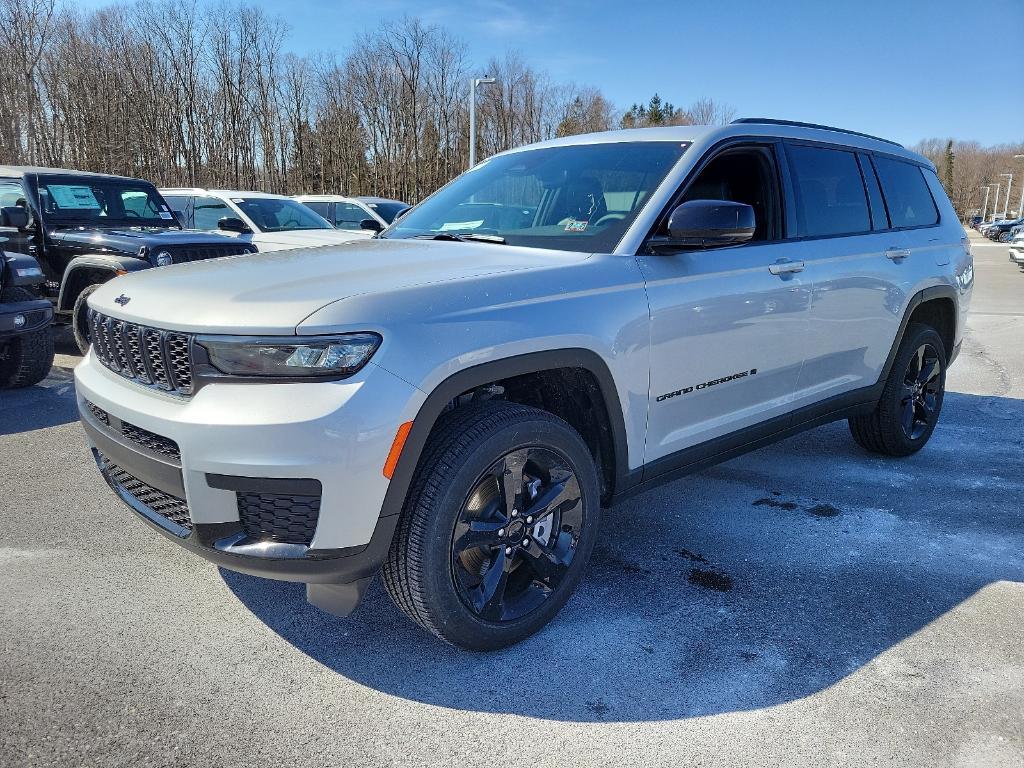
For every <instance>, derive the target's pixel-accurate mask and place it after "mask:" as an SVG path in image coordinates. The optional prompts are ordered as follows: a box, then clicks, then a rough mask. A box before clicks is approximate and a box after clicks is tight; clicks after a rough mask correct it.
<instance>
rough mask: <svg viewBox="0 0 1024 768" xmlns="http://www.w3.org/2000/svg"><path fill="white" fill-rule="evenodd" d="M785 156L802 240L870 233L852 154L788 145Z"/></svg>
mask: <svg viewBox="0 0 1024 768" xmlns="http://www.w3.org/2000/svg"><path fill="white" fill-rule="evenodd" d="M786 154H787V155H788V156H789V166H790V173H791V175H792V177H793V188H794V192H795V194H796V200H795V203H796V215H797V225H798V227H799V229H800V235H801V236H802V237H828V236H830V235H852V234H857V233H861V232H869V231H870V230H871V216H870V213H869V212H868V199H867V195H866V194H865V192H864V182H863V181H862V180H861V175H860V168H859V167H858V165H857V157H856V156H855V155H854V153H853V152H847V151H845V150H842V149H826V148H823V147H810V146H805V145H802V144H790V145H788V146H787V147H786Z"/></svg>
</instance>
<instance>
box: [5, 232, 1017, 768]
mask: <svg viewBox="0 0 1024 768" xmlns="http://www.w3.org/2000/svg"><path fill="white" fill-rule="evenodd" d="M972 239H973V240H974V254H975V258H976V278H977V282H976V289H975V295H974V303H973V307H972V314H971V317H970V319H969V327H970V332H969V335H968V337H967V339H966V340H965V342H964V348H963V353H962V354H961V357H960V359H959V360H958V362H957V364H956V365H955V366H954V367H953V368H952V370H951V371H950V375H949V378H948V382H947V388H948V394H947V397H946V402H945V406H944V409H943V415H942V419H941V421H940V424H939V427H938V429H937V430H936V432H935V435H934V437H933V439H932V441H931V443H930V444H929V445H928V447H927V448H926V449H925V450H924V451H922V452H921V453H919V454H918V455H916V456H914V457H911V458H909V459H905V460H900V461H893V460H886V459H881V458H876V457H874V456H871V455H868V454H866V453H864V452H862V451H861V450H860V449H858V448H857V446H856V445H855V444H854V443H853V441H852V439H850V437H849V435H848V433H847V429H846V425H845V423H839V424H833V425H830V426H826V427H823V428H820V429H818V430H816V431H813V432H809V433H805V434H803V435H800V436H798V437H795V438H792V439H790V440H787V441H785V442H783V443H781V444H778V445H776V446H773V447H769V448H766V449H763V450H761V451H758V452H756V453H753V454H749V455H747V456H745V457H742V458H739V459H736V460H734V461H731V462H729V463H727V464H724V465H722V466H719V467H717V468H714V469H711V470H708V471H705V472H703V473H701V474H699V475H696V476H693V477H690V478H687V479H684V480H681V481H678V482H676V483H673V484H671V485H668V486H666V487H663V488H661V489H658V490H656V491H652V492H649V493H647V494H644V495H642V496H639V497H636V498H634V499H632V500H631V501H630V502H628V503H627V504H625V505H624V506H622V507H619V508H616V509H615V510H612V511H609V512H607V513H606V514H605V517H604V520H603V531H602V535H601V539H600V543H599V545H598V549H597V551H596V553H595V556H594V559H593V562H592V564H591V567H590V570H589V574H588V577H587V578H586V580H585V582H584V584H583V586H582V587H581V589H580V591H579V592H578V593H577V595H576V597H575V598H574V599H573V601H572V602H571V603H570V605H569V606H568V607H567V609H566V610H565V611H563V613H562V615H561V617H560V618H559V619H558V620H556V621H555V622H554V623H553V624H552V625H551V626H550V627H548V628H547V629H546V630H545V631H543V632H541V633H540V634H539V635H537V636H535V637H533V638H531V639H530V640H528V641H526V642H524V643H523V644H521V645H519V646H517V647H515V648H512V649H509V650H506V651H503V652H500V653H495V654H486V655H484V654H469V653H465V652H460V651H457V650H455V649H452V648H449V647H446V646H444V645H442V644H440V643H439V642H437V641H435V640H433V639H432V638H431V637H429V636H427V635H426V634H424V633H423V632H421V631H420V630H418V629H417V628H415V627H414V626H413V625H412V624H411V623H409V622H408V621H407V620H406V619H405V618H404V617H403V616H402V615H400V614H399V612H398V611H397V609H395V608H394V607H393V606H392V605H391V603H390V602H389V601H388V599H387V597H386V595H385V594H384V592H383V590H382V589H381V588H380V587H379V586H378V585H375V586H374V587H373V588H372V589H371V591H370V594H369V595H368V598H367V600H366V601H365V602H364V603H363V605H362V606H361V607H360V609H359V610H358V611H357V612H356V613H355V614H354V615H353V616H351V617H349V618H347V619H339V618H334V617H331V616H329V615H327V614H324V613H321V612H319V611H318V610H316V609H314V608H312V607H310V606H308V605H307V604H306V603H305V601H304V599H303V590H302V588H301V586H297V585H289V584H280V583H275V582H269V581H263V580H260V579H256V578H252V577H247V576H241V575H237V574H233V573H230V572H227V571H218V569H216V568H215V567H213V566H212V565H209V564H208V563H206V562H205V561H202V560H199V559H197V558H195V557H192V556H190V555H188V554H186V553H185V552H184V551H182V550H180V549H178V548H177V547H176V546H174V545H173V544H172V543H170V542H168V541H166V540H164V539H163V538H162V537H159V536H157V535H156V534H154V533H153V532H152V531H151V530H149V529H148V528H147V527H145V526H144V525H143V524H142V523H141V522H140V521H138V520H136V519H134V518H133V517H132V515H131V513H129V511H128V510H127V509H126V508H124V507H123V506H122V505H121V504H120V503H119V502H117V501H115V499H114V497H113V494H112V493H111V492H110V491H109V490H108V489H107V487H106V486H105V485H104V483H103V482H102V480H101V479H100V477H99V475H98V473H97V472H96V470H95V467H94V465H93V464H92V462H91V459H90V458H89V456H88V454H87V452H86V449H85V442H84V438H83V436H82V433H81V430H80V428H79V426H78V424H77V421H76V416H75V412H74V402H73V391H72V385H71V369H72V367H73V366H74V364H75V362H76V361H77V357H75V356H73V355H71V354H68V353H69V352H70V351H71V349H72V347H71V345H70V344H69V342H68V339H67V337H62V342H61V350H62V352H64V353H65V354H62V355H60V356H59V357H58V361H57V362H58V366H57V367H55V368H54V371H53V373H52V374H51V376H50V377H49V378H48V379H47V380H46V381H45V382H44V384H43V385H42V386H39V387H34V388H32V389H30V390H26V391H19V392H15V393H4V394H0V455H2V461H0V512H2V518H0V584H2V588H0V616H2V619H0V644H2V649H3V652H2V654H0V764H2V765H5V766H6V765H11V766H28V765H54V764H58V765H75V766H78V765H96V766H120V765H142V764H145V765H168V766H171V765H173V766H185V765H197V766H199V765H203V766H206V765H218V766H220V765H261V766H276V765H282V766H284V765H287V766H297V765H304V766H305V765H328V764H330V765H356V766H363V765H394V764H399V763H405V764H412V765H435V764H436V765H455V764H459V765H476V764H481V765H484V764H486V765H490V764H493V763H495V762H499V763H500V762H506V761H514V762H515V763H516V764H521V765H576V766H588V765H664V766H682V765H732V766H736V765H778V764H793V763H804V764H813V765H822V764H826V763H829V764H832V763H834V764H849V765H873V764H887V763H898V764H902V765H978V766H1003V765H1005V766H1011V765H1012V766H1019V765H1021V764H1022V763H1024V642H1022V641H1024V619H1022V616H1024V508H1022V507H1024V470H1022V461H1021V458H1022V454H1024V341H1022V340H1024V274H1022V273H1021V272H1020V270H1019V269H1018V268H1017V267H1016V266H1014V265H1012V264H1011V263H1009V262H1008V261H1007V255H1006V251H1007V249H1006V246H1005V245H996V244H990V243H988V241H985V240H983V239H980V238H977V237H976V236H974V237H973V238H972Z"/></svg>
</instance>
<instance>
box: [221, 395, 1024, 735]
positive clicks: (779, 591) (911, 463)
mask: <svg viewBox="0 0 1024 768" xmlns="http://www.w3.org/2000/svg"><path fill="white" fill-rule="evenodd" d="M1021 424H1024V400H1016V399H1011V398H1000V397H982V396H974V395H963V394H956V393H949V394H947V396H946V405H945V408H944V414H943V419H942V421H941V422H940V426H939V428H938V430H937V431H936V433H935V435H934V436H933V438H932V441H931V442H930V443H929V445H928V447H927V448H926V449H925V450H923V451H922V452H921V453H919V454H917V455H915V456H912V457H909V458H907V459H902V460H891V459H884V458H880V457H876V456H873V455H870V454H867V453H865V452H863V451H862V450H860V449H859V448H858V447H857V446H856V445H855V444H854V443H853V441H852V439H851V438H850V437H849V434H848V432H847V429H846V425H845V423H840V424H832V425H829V426H826V427H823V428H820V429H818V430H815V431H812V432H808V433H805V434H803V435H800V436H797V437H794V438H791V439H789V440H787V441H784V442H782V443H779V444H777V445H775V446H773V447H769V448H766V449H763V450H761V451H757V452H755V453H752V454H749V455H747V456H745V457H741V458H739V459H735V460H733V461H731V462H729V463H727V464H724V465H721V466H719V467H716V468H714V469H711V470H708V471H705V472H703V473H701V474H699V475H695V476H693V477H690V478H686V479H683V480H680V481H677V482H675V483H672V484H670V485H668V486H665V487H664V488H661V489H658V490H655V491H651V492H648V493H646V494H643V495H641V496H638V497H636V498H634V499H632V500H631V501H630V502H628V503H626V504H624V505H622V506H620V507H618V508H616V509H613V510H607V511H605V514H604V519H603V521H602V532H601V537H600V543H599V545H598V548H597V550H596V551H595V553H594V557H593V560H592V561H591V565H590V568H589V571H588V574H587V576H586V577H585V579H584V582H583V584H582V585H581V587H580V589H579V591H578V592H577V593H576V595H575V596H574V598H573V599H572V600H571V601H570V603H569V605H568V606H567V607H566V609H565V610H563V612H562V614H561V615H560V616H559V617H558V618H557V619H556V620H555V621H554V622H553V623H552V624H551V625H549V626H548V627H547V628H546V629H544V630H542V631H541V632H540V633H539V634H537V635H535V636H534V637H532V638H529V639H528V640H526V641H525V642H523V643H521V644H520V645H518V646H515V647H513V648H509V649H506V650H504V651H500V652H497V653H491V654H480V653H467V652H464V651H460V650H458V649H455V648H451V647H448V646H446V645H444V644H443V643H441V642H439V641H436V640H434V639H433V638H432V637H430V636H429V635H427V634H426V633H424V632H423V631H421V630H420V629H418V628H417V627H415V626H414V625H413V624H412V623H411V622H410V621H408V620H407V619H406V618H405V617H404V616H403V615H402V614H401V613H400V612H399V611H398V610H397V609H396V608H395V607H394V606H393V605H392V604H391V602H390V600H388V598H387V596H386V594H385V592H384V590H383V589H382V588H381V586H380V585H379V580H377V581H376V582H375V584H374V586H373V587H372V588H371V589H370V590H369V593H368V594H367V596H366V599H365V600H364V601H363V604H362V605H361V606H360V608H359V609H358V610H357V611H356V612H355V613H354V614H353V615H352V616H350V617H348V618H346V619H340V618H335V617H332V616H330V615H328V614H326V613H323V612H321V611H319V610H317V609H315V608H313V607H311V606H309V605H308V604H306V603H305V593H304V587H303V586H302V585H298V584H286V583H280V582H273V581H267V580H263V579H258V578H254V577H249V576H244V575H241V574H237V573H234V572H230V571H225V570H222V571H221V574H222V577H223V578H224V581H225V582H226V583H227V585H228V587H229V588H230V589H231V590H232V591H233V592H234V593H235V595H237V596H238V598H239V599H240V600H241V601H242V602H243V603H244V604H245V606H246V607H247V608H248V609H249V610H251V611H252V612H253V613H254V614H255V615H256V616H257V617H258V618H259V619H260V620H262V621H263V622H264V623H265V624H266V625H267V626H268V627H270V628H271V629H272V630H273V631H275V632H277V633H278V634H279V635H280V636H281V637H283V638H285V639H286V640H287V641H288V642H290V643H291V644H292V645H294V646H295V647H296V648H297V649H298V650H300V651H302V652H303V653H305V654H308V655H309V656H310V657H312V658H313V659H316V660H317V661H319V662H320V663H322V664H324V665H326V666H327V667H329V668H330V669H332V670H334V671H335V672H337V673H338V674H340V675H343V676H344V677H346V678H348V679H350V680H353V681H356V682H358V683H361V684H363V685H366V686H369V687H371V688H373V689H376V690H379V691H382V692H384V693H387V694H390V695H394V696H400V697H402V698H406V699H411V700H415V701H420V702H424V703H428V704H434V705H438V706H444V707H450V708H455V709H459V710H471V711H483V712H496V713H514V714H519V715H526V716H530V717H537V718H546V719H554V720H561V721H650V720H663V719H677V718H683V717H692V716H700V715H710V714H716V713H723V712H730V711H739V710H748V709H753V708H760V707H766V706H771V705H775V704H780V703H784V702H787V701H792V700H794V699H798V698H800V697H804V696H808V695H810V694H814V693H816V692H818V691H821V690H823V689H825V688H827V687H828V686H830V685H833V684H835V683H837V682H838V681H840V680H842V679H843V678H844V677H846V676H847V675H850V674H851V673H853V672H855V671H856V670H858V669H860V668H861V667H863V666H864V665H865V664H867V663H868V662H870V661H871V660H872V659H874V658H875V657H877V656H878V655H879V654H881V653H883V652H885V651H887V650H889V649H891V648H893V646H895V645H897V644H898V643H900V642H901V641H902V640H904V639H906V638H907V637H909V636H911V635H913V634H914V633H916V632H918V631H919V630H921V629H922V628H924V627H926V625H928V624H929V623H930V622H932V621H934V620H935V619H937V618H939V617H940V616H942V614H944V613H945V612H947V611H949V610H951V609H953V608H955V607H956V606H957V605H958V604H959V603H961V602H962V601H964V600H965V599H967V598H968V597H970V596H971V595H972V594H974V593H975V592H977V591H978V590H980V589H981V588H982V587H984V586H985V585H987V584H989V583H991V582H994V581H998V580H1012V581H1024V515H1022V512H1021V504H1020V500H1021V498H1022V497H1024V480H1022V479H1021V478H1020V477H1019V476H1018V475H1019V473H1018V471H1017V467H1018V465H1019V457H1020V455H1021V452H1022V450H1024V430H1022V429H1021Z"/></svg>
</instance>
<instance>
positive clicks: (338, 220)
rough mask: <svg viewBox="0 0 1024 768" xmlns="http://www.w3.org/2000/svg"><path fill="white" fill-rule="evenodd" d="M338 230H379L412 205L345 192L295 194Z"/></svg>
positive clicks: (296, 197)
mask: <svg viewBox="0 0 1024 768" xmlns="http://www.w3.org/2000/svg"><path fill="white" fill-rule="evenodd" d="M295 199H296V200H298V201H299V202H300V203H302V204H303V205H305V206H308V207H309V208H312V209H313V210H314V211H316V212H317V213H319V214H320V215H321V216H323V217H324V218H325V219H327V220H328V221H329V222H331V224H333V225H334V226H335V227H337V228H338V229H346V230H354V231H359V230H367V229H368V230H371V231H374V230H376V231H380V230H382V229H384V228H385V227H387V226H388V225H390V224H391V222H392V221H394V220H395V219H396V218H397V217H398V216H400V215H401V214H403V213H405V212H406V211H408V210H409V207H410V206H409V204H408V203H403V202H402V201H401V200H390V199H388V198H386V197H344V196H343V195H296V196H295Z"/></svg>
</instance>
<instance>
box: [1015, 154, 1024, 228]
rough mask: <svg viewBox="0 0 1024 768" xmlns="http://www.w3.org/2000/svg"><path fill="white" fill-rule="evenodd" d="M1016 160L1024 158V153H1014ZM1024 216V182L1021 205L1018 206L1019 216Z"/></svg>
mask: <svg viewBox="0 0 1024 768" xmlns="http://www.w3.org/2000/svg"><path fill="white" fill-rule="evenodd" d="M1013 159H1014V160H1024V155H1014V156H1013ZM1022 216H1024V184H1022V185H1021V189H1020V205H1018V206H1017V218H1018V219H1019V218H1021V217H1022Z"/></svg>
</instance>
